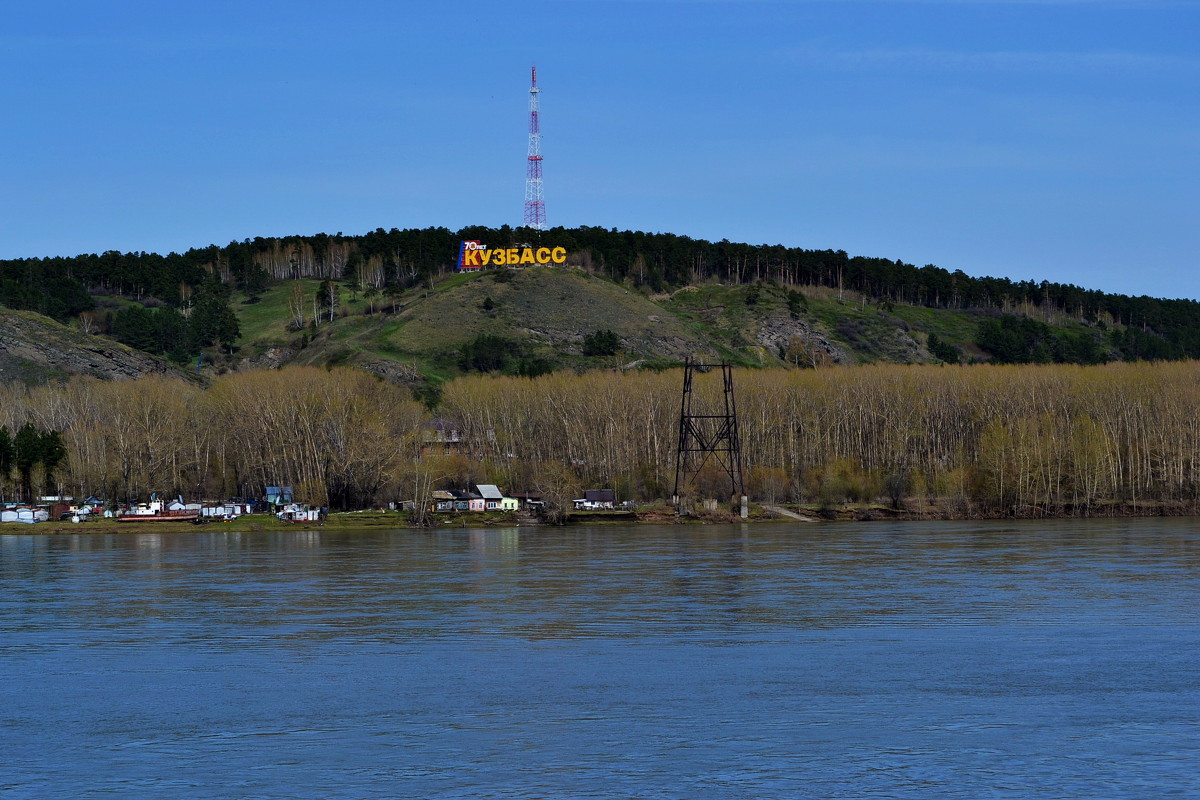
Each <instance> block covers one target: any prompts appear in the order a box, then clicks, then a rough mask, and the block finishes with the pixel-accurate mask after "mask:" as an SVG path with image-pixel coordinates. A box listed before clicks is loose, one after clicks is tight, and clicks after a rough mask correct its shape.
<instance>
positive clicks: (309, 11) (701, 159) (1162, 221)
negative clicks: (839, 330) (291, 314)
mask: <svg viewBox="0 0 1200 800" xmlns="http://www.w3.org/2000/svg"><path fill="white" fill-rule="evenodd" d="M1198 42H1200V0H1175V2H1169V1H1167V0H1164V1H1163V2H1158V1H1157V0H1125V2H1103V1H1101V0H1094V1H1093V0H1061V1H1059V2H1056V1H1055V0H1012V1H1011V2H984V1H983V0H924V1H923V2H910V1H909V0H876V1H875V2H857V1H856V0H824V1H822V0H793V1H791V2H789V1H788V0H776V1H774V2H772V1H771V0H760V1H757V2H720V0H674V1H673V2H655V1H654V0H640V1H639V0H621V1H617V0H613V1H612V2H595V1H593V0H558V1H557V2H536V3H497V2H438V3H398V2H375V1H374V0H341V2H337V3H334V2H306V1H305V0H297V1H296V2H278V1H276V2H255V0H239V1H238V2H227V1H226V0H206V1H205V2H193V1H192V0H173V1H172V2H161V1H160V0H155V1H154V2H146V1H143V2H128V1H124V0H104V1H103V2H100V1H96V2H55V0H40V1H39V2H36V3H35V2H24V1H23V0H14V2H10V3H6V4H5V5H4V7H3V9H2V10H0V67H2V69H3V74H4V76H5V80H4V83H3V85H2V88H0V91H2V92H3V94H4V108H5V109H6V110H7V114H6V115H5V117H6V118H5V123H4V124H3V125H2V126H0V146H2V147H3V150H4V154H5V156H4V158H3V159H2V160H0V185H2V186H3V187H4V192H3V197H2V199H0V257H4V258H12V257H23V256H43V255H70V254H76V253H80V252H99V251H103V250H146V251H158V252H167V251H170V250H185V249H187V248H189V247H198V246H204V245H207V244H210V243H218V244H224V243H227V242H229V241H231V240H235V239H243V238H247V237H254V236H274V235H286V234H295V233H300V234H310V233H317V232H321V231H324V232H327V233H336V232H338V231H342V232H345V233H347V234H350V233H363V232H365V231H368V230H372V229H374V228H376V227H384V228H391V227H399V228H407V227H425V226H429V225H442V226H446V227H449V228H459V227H462V226H465V225H470V224H484V225H500V224H504V223H509V224H514V225H516V224H520V222H521V219H522V210H523V201H524V175H525V154H526V142H527V112H528V91H527V90H528V80H529V67H530V65H531V64H532V63H536V64H537V66H538V75H539V84H540V85H541V87H542V94H541V105H542V131H543V142H542V152H543V155H544V157H545V162H544V174H545V199H546V212H547V219H548V222H549V224H551V225H564V226H568V227H573V226H578V225H594V226H603V227H616V228H621V229H637V230H647V231H665V232H671V233H678V234H684V235H689V236H693V237H697V238H707V239H722V238H728V239H731V240H734V241H747V242H751V243H755V244H761V243H770V244H776V243H782V244H785V245H789V246H799V247H810V248H833V249H844V250H846V251H847V252H849V253H851V254H852V255H870V256H882V257H887V258H899V259H902V260H904V261H906V262H910V263H915V264H918V265H922V264H927V263H932V264H937V265H938V266H941V267H945V268H947V269H962V270H964V271H965V272H967V273H969V274H973V275H1004V276H1009V277H1012V278H1016V279H1025V278H1032V279H1038V280H1041V279H1047V280H1053V281H1061V282H1069V283H1075V284H1078V285H1081V286H1086V287H1088V288H1096V289H1103V290H1106V291H1114V292H1122V293H1129V294H1150V295H1154V296H1166V297H1191V298H1200V275H1198V274H1197V267H1198V266H1200V264H1198V262H1200V224H1198V223H1197V220H1196V215H1197V209H1198V208H1200V45H1198Z"/></svg>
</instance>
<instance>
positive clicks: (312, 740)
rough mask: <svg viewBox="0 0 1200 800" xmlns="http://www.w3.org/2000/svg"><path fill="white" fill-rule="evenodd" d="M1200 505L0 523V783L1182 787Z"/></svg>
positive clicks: (253, 792) (684, 790)
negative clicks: (524, 522) (442, 527)
mask: <svg viewBox="0 0 1200 800" xmlns="http://www.w3.org/2000/svg"><path fill="white" fill-rule="evenodd" d="M1198 522H1200V521H1198V520H1196V519H1120V520H1084V521H1079V520H1056V521H1048V522H978V523H977V522H970V523H967V522H945V523H911V522H910V523H854V524H837V523H832V524H819V525H805V524H795V525H790V524H789V525H785V524H758V525H732V526H690V525H679V526H636V527H578V528H565V529H553V528H523V529H516V528H512V529H488V530H454V531H439V532H433V533H424V532H414V531H379V530H370V531H336V532H334V531H329V532H326V531H296V532H290V531H289V532H284V533H240V534H239V533H230V532H208V531H205V532H202V533H189V534H177V535H176V534H171V535H166V534H154V533H130V534H113V535H99V534H96V535H87V534H81V535H61V536H57V535H55V536H48V535H41V536H39V535H21V534H15V533H14V534H10V533H8V532H5V533H4V535H0V701H2V702H0V731H3V744H2V750H0V797H2V798H4V800H15V799H16V798H21V799H22V800H24V798H29V799H30V800H33V799H34V798H36V800H46V798H91V797H119V798H141V797H145V798H166V799H168V800H169V799H171V798H197V799H200V798H203V800H212V798H384V797H419V798H476V797H489V798H556V799H558V798H687V799H688V800H696V799H701V798H738V799H739V800H740V799H741V798H808V797H812V798H848V797H873V798H874V797H888V798H921V800H925V799H926V798H935V797H936V798H972V800H974V799H975V798H984V797H989V798H1022V800H1024V798H1032V797H1038V798H1051V797H1052V798H1097V797H1104V798H1123V797H1129V798H1133V797H1137V798H1142V797H1146V798H1161V797H1171V796H1175V797H1197V796H1200V777H1198V775H1200V770H1197V763H1200V624H1198V621H1197V619H1198V618H1197V606H1198V603H1200V533H1198V532H1197V531H1198V524H1197V523H1198Z"/></svg>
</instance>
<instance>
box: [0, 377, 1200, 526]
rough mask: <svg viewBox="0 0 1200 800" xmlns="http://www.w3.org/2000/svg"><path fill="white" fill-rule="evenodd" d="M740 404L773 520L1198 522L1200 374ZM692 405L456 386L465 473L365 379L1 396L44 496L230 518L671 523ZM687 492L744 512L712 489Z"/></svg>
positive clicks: (401, 406)
mask: <svg viewBox="0 0 1200 800" xmlns="http://www.w3.org/2000/svg"><path fill="white" fill-rule="evenodd" d="M718 377H719V376H717V375H715V374H709V375H701V376H699V377H698V378H697V381H696V383H695V386H694V391H695V392H696V408H697V409H699V408H702V407H703V406H704V404H705V403H712V404H714V407H715V405H716V404H719V402H720V399H721V387H720V384H719V382H718ZM734 382H735V389H736V392H737V408H738V412H739V424H740V432H741V440H742V447H743V463H744V467H745V478H746V488H747V490H748V492H749V493H750V495H751V497H752V498H753V499H755V500H759V501H768V502H771V501H774V502H785V501H786V502H805V503H817V504H821V505H826V506H834V505H837V504H841V503H845V502H852V501H871V500H878V499H881V498H883V499H886V500H888V502H892V503H894V504H897V505H904V506H906V507H911V508H917V509H922V508H934V507H936V508H937V509H939V510H941V511H946V512H950V513H954V514H965V515H970V514H989V515H990V514H1017V515H1021V516H1029V515H1037V514H1064V513H1066V514H1073V513H1077V514H1086V513H1107V512H1108V511H1111V510H1112V509H1113V508H1114V507H1115V506H1120V505H1128V504H1133V505H1136V504H1139V503H1148V502H1153V503H1163V502H1165V503H1174V504H1179V505H1180V506H1181V507H1185V508H1195V506H1196V504H1197V501H1198V500H1200V472H1198V470H1200V421H1198V420H1197V418H1196V415H1195V413H1194V409H1195V408H1196V407H1197V405H1198V404H1200V363H1198V362H1195V361H1185V362H1176V363H1171V364H1146V363H1134V364H1126V363H1114V364H1107V365H1102V366H1074V365H1046V366H998V365H975V366H969V367H968V366H963V367H936V366H900V365H877V366H865V367H855V368H847V369H838V370H808V371H798V370H782V369H779V370H737V371H736V373H735V379H734ZM681 385H682V384H681V375H680V372H679V371H678V370H667V371H663V372H594V373H589V374H584V375H575V374H565V373H555V374H551V375H544V376H541V377H538V378H523V377H489V376H480V375H471V376H467V377H463V378H459V379H456V380H453V381H450V382H449V383H447V384H446V385H445V386H444V388H443V391H442V395H441V401H440V405H439V406H438V409H437V414H438V415H439V416H440V417H441V418H442V419H443V421H444V425H443V428H445V427H446V425H449V427H453V428H454V429H456V430H458V431H460V432H461V442H460V443H459V445H458V448H459V449H461V452H457V453H453V454H444V453H442V452H441V451H440V450H438V449H437V448H433V449H432V450H431V449H430V448H429V447H427V446H423V444H426V445H427V444H428V443H427V442H426V441H425V440H426V437H427V435H428V434H427V432H428V431H429V430H430V428H429V427H427V426H428V425H429V424H430V421H431V416H430V412H429V411H428V410H427V409H426V408H425V407H424V406H423V405H422V404H420V403H418V402H416V401H415V400H413V399H412V396H411V393H410V392H409V391H408V390H406V389H404V388H402V387H399V386H395V385H392V384H389V383H387V382H384V381H381V380H379V379H377V378H375V377H373V376H369V375H367V374H365V373H361V372H358V371H354V370H349V369H332V370H324V369H318V368H311V367H287V368H284V369H281V370H273V371H250V372H243V373H235V374H228V375H224V376H220V377H218V378H216V379H214V381H213V382H212V384H211V385H210V386H208V387H207V388H205V387H200V386H197V385H195V384H191V383H187V382H184V381H181V380H178V379H174V378H169V377H149V378H142V379H138V380H133V381H123V382H104V381H99V380H96V379H92V378H73V379H71V380H69V381H68V382H66V383H65V384H62V385H57V386H41V387H34V388H28V387H22V386H17V385H7V386H0V427H2V428H3V429H5V430H6V431H18V432H20V431H25V430H30V431H39V432H56V435H58V436H60V437H61V444H62V448H63V451H64V457H63V458H61V459H60V460H58V461H54V459H50V460H49V461H46V460H42V461H41V462H40V463H39V462H37V461H34V462H33V463H30V464H29V467H28V475H29V481H30V486H29V487H28V488H29V489H31V490H32V489H35V488H37V487H39V486H40V487H43V488H45V489H46V490H48V491H49V493H54V494H58V493H67V494H75V495H77V496H82V495H86V494H97V495H104V496H106V497H109V498H115V499H131V500H132V499H137V498H143V497H145V496H147V495H148V494H149V493H150V492H154V491H157V492H160V493H163V494H169V495H174V494H182V495H184V496H185V497H188V498H195V499H201V498H212V499H223V498H228V497H233V496H243V497H258V496H260V495H261V494H262V491H263V487H264V486H266V485H280V484H287V485H293V486H295V487H296V489H297V493H298V496H299V497H301V498H303V499H304V500H307V501H309V502H313V503H318V504H321V505H330V506H332V507H335V508H360V507H366V506H370V505H377V504H381V503H385V502H389V501H395V500H403V499H412V497H413V494H414V492H416V491H418V490H417V488H415V487H419V486H425V487H431V486H437V487H444V488H455V487H457V488H465V487H467V486H469V485H472V484H475V483H495V484H499V485H500V486H502V487H503V488H505V489H506V490H508V491H533V492H542V493H543V494H545V495H547V496H553V497H557V498H570V497H571V496H572V495H574V496H579V495H578V494H577V493H578V492H580V491H582V490H583V489H585V488H600V487H611V488H613V489H614V490H616V491H617V493H618V495H619V496H620V497H621V498H622V499H632V500H640V501H652V500H656V499H663V498H666V497H668V496H669V495H670V494H671V492H672V489H673V488H674V487H673V479H674V458H675V447H676V440H675V437H676V434H677V431H678V414H679V398H680V389H681ZM697 413H702V412H700V411H697ZM19 436H20V433H18V437H19ZM9 438H10V439H11V438H12V437H9ZM3 440H4V437H2V436H0V442H2V441H3ZM0 451H2V448H0ZM19 451H20V452H22V453H23V452H25V450H24V448H23V447H22V448H20V449H19ZM3 452H7V451H3ZM4 463H9V462H2V463H0V466H3V465H4ZM5 474H6V475H8V476H10V477H11V474H12V467H11V466H10V467H9V468H8V470H7V472H5ZM22 480H24V478H22ZM688 490H689V491H690V492H695V493H697V494H701V495H706V496H715V497H724V496H727V495H728V493H729V487H726V486H724V485H723V483H722V479H721V476H720V475H719V474H717V473H715V472H713V473H711V474H701V476H700V477H699V479H698V482H697V484H696V485H695V486H692V487H688Z"/></svg>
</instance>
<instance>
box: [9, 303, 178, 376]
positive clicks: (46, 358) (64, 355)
mask: <svg viewBox="0 0 1200 800" xmlns="http://www.w3.org/2000/svg"><path fill="white" fill-rule="evenodd" d="M179 372H180V371H179V369H177V368H176V367H175V366H174V365H172V364H171V363H170V362H168V361H165V360H163V359H161V358H155V357H154V356H152V355H149V354H147V353H143V352H140V351H138V350H134V349H132V348H130V347H126V346H125V345H123V344H120V343H118V342H115V341H113V340H111V339H107V338H104V337H102V336H93V335H91V334H87V333H84V332H82V331H79V330H76V329H74V328H69V327H67V326H65V325H61V324H59V323H57V322H55V321H54V320H52V319H49V318H48V317H43V316H41V315H40V314H34V313H32V312H29V311H12V310H9V309H6V308H0V383H12V382H22V383H45V382H46V381H49V380H58V379H63V378H67V377H70V376H72V375H92V376H94V377H97V378H104V379H109V380H112V379H123V378H140V377H141V376H143V375H150V374H155V373H167V374H179Z"/></svg>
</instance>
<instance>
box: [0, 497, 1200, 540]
mask: <svg viewBox="0 0 1200 800" xmlns="http://www.w3.org/2000/svg"><path fill="white" fill-rule="evenodd" d="M1197 515H1200V507H1198V506H1197V504H1195V503H1184V502H1171V501H1144V502H1132V501H1124V502H1104V503H1093V504H1091V505H1089V506H1087V507H1066V508H1059V509H1044V508H1027V509H1021V510H1018V509H1010V510H1009V511H1008V512H1002V511H998V510H995V509H979V508H973V507H969V506H968V507H963V505H962V504H949V503H926V504H924V505H923V506H920V507H916V506H914V505H911V504H909V505H902V506H901V507H900V508H893V507H891V506H889V505H884V504H878V503H847V504H845V505H841V506H834V507H829V506H821V505H817V504H799V505H797V504H791V503H789V504H783V503H776V504H764V505H757V504H751V506H750V516H749V517H748V518H747V519H744V520H743V519H741V518H740V517H739V516H738V515H736V514H734V513H731V512H730V511H729V510H728V508H718V509H717V510H716V511H712V512H701V513H699V514H697V515H696V516H686V517H681V516H679V515H678V514H676V513H675V510H674V509H673V508H671V507H670V506H667V505H656V506H647V507H643V508H640V509H637V510H634V511H581V512H575V513H572V514H571V515H570V516H569V517H568V518H567V521H566V523H565V524H566V525H634V524H653V525H670V524H697V523H699V524H729V523H754V524H758V523H772V522H792V523H794V522H797V521H804V522H872V521H880V520H895V521H913V522H920V521H935V520H942V521H945V520H984V519H1070V518H1111V517H1184V516H1197ZM437 523H438V524H437V525H436V526H434V527H432V528H416V527H413V526H412V525H410V524H409V522H408V515H407V513H405V512H399V511H384V510H368V511H346V512H335V513H332V514H330V515H328V516H327V517H326V518H325V519H324V520H321V521H320V522H303V523H293V522H285V521H283V520H281V519H277V518H276V517H273V516H268V515H260V514H252V515H247V516H242V517H238V518H236V519H233V520H229V521H223V522H206V523H202V524H195V523H192V522H150V523H140V524H136V525H135V524H132V523H128V522H125V523H122V522H118V521H117V520H114V519H97V520H91V521H88V522H79V523H72V522H69V521H63V520H58V521H51V522H40V523H37V524H36V525H23V524H19V523H4V524H0V535H2V534H64V533H72V534H111V533H211V532H215V531H231V532H237V533H258V532H263V531H294V530H356V529H362V528H393V529H394V528H410V529H412V530H448V529H454V528H498V527H504V528H510V527H516V526H531V525H540V524H543V523H538V522H536V521H532V520H530V519H529V518H525V517H517V516H516V515H513V514H495V513H466V514H445V515H438V517H437Z"/></svg>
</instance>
